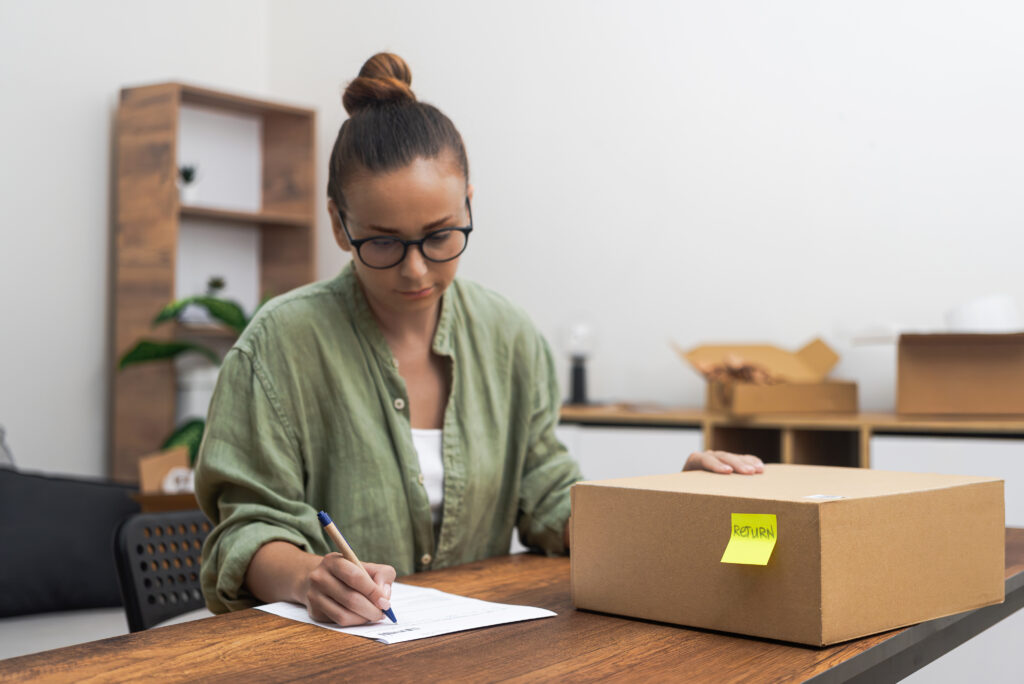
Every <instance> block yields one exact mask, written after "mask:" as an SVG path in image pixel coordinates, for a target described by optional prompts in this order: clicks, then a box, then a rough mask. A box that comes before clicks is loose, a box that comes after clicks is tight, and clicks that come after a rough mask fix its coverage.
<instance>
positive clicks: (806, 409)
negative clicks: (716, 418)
mask: <svg viewBox="0 0 1024 684" xmlns="http://www.w3.org/2000/svg"><path fill="white" fill-rule="evenodd" d="M676 351H677V352H678V353H679V354H680V356H682V357H683V358H684V359H686V360H687V361H689V362H690V364H692V365H693V366H694V368H697V369H698V370H699V369H700V367H701V366H703V365H705V364H720V363H723V362H724V361H725V360H726V359H729V358H731V357H735V358H737V359H741V360H742V361H743V362H744V363H749V364H752V365H754V366H757V367H759V368H762V369H764V370H765V371H767V372H768V373H769V374H770V375H771V376H772V377H773V378H778V379H780V380H782V382H781V383H780V384H772V385H764V384H751V383H744V382H726V383H723V382H716V381H710V382H708V386H707V399H706V402H705V406H706V408H707V409H708V410H709V411H724V412H727V413H733V414H735V415H753V414H759V413H855V412H856V411H857V383H855V382H845V381H835V380H833V381H826V380H825V376H827V375H828V373H829V371H830V370H832V368H833V367H834V366H835V365H836V363H837V362H838V361H839V356H838V355H837V354H836V353H835V351H833V350H832V348H831V347H829V346H828V345H827V344H825V342H824V341H823V340H820V339H816V340H814V341H812V342H810V343H809V344H807V345H806V346H805V347H803V348H802V349H800V350H798V351H796V352H789V351H786V350H784V349H780V348H778V347H774V346H771V345H764V344H751V345H702V346H700V347H697V348H695V349H691V350H690V351H688V352H684V351H682V350H681V349H678V348H677V349H676Z"/></svg>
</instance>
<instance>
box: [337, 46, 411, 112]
mask: <svg viewBox="0 0 1024 684" xmlns="http://www.w3.org/2000/svg"><path fill="white" fill-rule="evenodd" d="M410 85H412V72H411V71H410V70H409V65H408V64H406V63H405V60H404V59H402V58H401V57H399V56H398V55H393V54H391V53H390V52H378V53H377V54H375V55H374V56H373V57H371V58H370V59H368V60H366V63H365V64H363V68H362V69H360V70H359V76H358V77H357V78H356V79H355V80H354V81H352V82H351V83H349V84H348V87H347V88H345V94H344V95H342V96H341V103H342V104H343V105H344V106H345V111H346V112H348V113H349V115H350V116H351V115H352V114H355V113H356V112H358V111H361V110H363V109H367V108H369V107H379V106H380V105H382V104H387V103H400V102H415V101H416V96H415V95H413V93H412V89H411V88H410V87H409V86H410Z"/></svg>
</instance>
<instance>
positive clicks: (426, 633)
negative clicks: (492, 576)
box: [257, 582, 555, 644]
mask: <svg viewBox="0 0 1024 684" xmlns="http://www.w3.org/2000/svg"><path fill="white" fill-rule="evenodd" d="M257 608H258V609H259V610H263V611H266V612H268V613H272V614H274V615H279V616H281V617H283V618H288V619H289V620H297V621H299V622H305V623H308V624H310V625H316V626H317V627H324V628H325V629H332V630H334V631H335V632H344V633H345V634H354V635H355V636H361V637H366V638H367V639H376V640H377V641H380V642H382V643H385V644H397V643H399V642H401V641H412V640H413V639H424V638H426V637H432V636H438V635H439V634H450V633H451V632H461V631H463V630H467V629H477V628H479V627H489V626H491V625H502V624H505V623H508V622H521V621H523V620H536V619H538V618H545V617H552V616H553V615H555V613H553V612H551V611H550V610H545V609H544V608H531V607H530V606H515V605H510V604H506V603H491V602H490V601H481V600H479V599H472V598H466V597H464V596H456V595H455V594H447V593H445V592H443V591H438V590H437V589H428V588H426V587H416V586H413V585H411V584H401V583H399V582H395V583H394V584H392V585H391V608H392V610H394V612H395V617H397V618H398V623H397V624H396V623H393V622H391V621H390V620H388V619H387V618H384V619H383V620H381V621H380V622H376V623H374V624H371V625H360V626H358V627H339V626H338V625H335V624H328V623H324V622H316V621H315V620H313V619H312V618H311V617H309V613H308V612H306V608H305V606H300V605H297V604H294V603H285V602H283V601H282V602H278V603H268V604H267V605H265V606H257Z"/></svg>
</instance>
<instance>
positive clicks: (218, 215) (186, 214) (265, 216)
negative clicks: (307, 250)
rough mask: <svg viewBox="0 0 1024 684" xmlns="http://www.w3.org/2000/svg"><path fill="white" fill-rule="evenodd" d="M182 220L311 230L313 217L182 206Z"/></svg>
mask: <svg viewBox="0 0 1024 684" xmlns="http://www.w3.org/2000/svg"><path fill="white" fill-rule="evenodd" d="M179 213H180V215H181V217H182V218H192V219H208V220H212V221H224V222H227V223H247V224H256V225H260V226H266V225H274V226H288V227H291V228H311V227H312V225H313V217H312V216H309V215H305V214H292V213H285V212H277V211H237V210H234V209H217V208H215V207H201V206H194V205H186V204H183V205H181V206H180V207H179Z"/></svg>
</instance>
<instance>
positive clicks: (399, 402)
mask: <svg viewBox="0 0 1024 684" xmlns="http://www.w3.org/2000/svg"><path fill="white" fill-rule="evenodd" d="M404 408H405V399H403V398H402V397H398V398H397V399H395V410H397V411H401V410H402V409H404Z"/></svg>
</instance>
